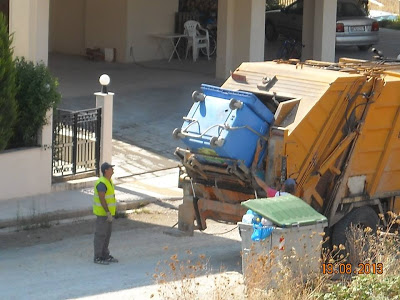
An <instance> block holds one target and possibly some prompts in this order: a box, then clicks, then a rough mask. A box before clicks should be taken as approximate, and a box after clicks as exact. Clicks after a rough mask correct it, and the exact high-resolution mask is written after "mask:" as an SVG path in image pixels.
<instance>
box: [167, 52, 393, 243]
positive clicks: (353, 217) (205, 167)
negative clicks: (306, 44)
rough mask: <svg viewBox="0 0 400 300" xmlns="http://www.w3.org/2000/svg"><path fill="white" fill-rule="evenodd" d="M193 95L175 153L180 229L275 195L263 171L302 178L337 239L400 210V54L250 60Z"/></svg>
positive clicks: (231, 216) (235, 213) (301, 188)
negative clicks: (388, 59) (396, 57)
mask: <svg viewBox="0 0 400 300" xmlns="http://www.w3.org/2000/svg"><path fill="white" fill-rule="evenodd" d="M192 98H193V100H194V103H193V106H192V107H191V109H190V111H189V113H188V115H187V116H186V117H184V122H183V125H182V127H181V128H177V129H175V130H174V132H173V136H174V137H175V138H176V139H181V140H182V141H183V143H184V144H185V145H186V148H185V149H184V148H177V149H176V151H175V155H176V156H177V157H178V158H179V160H180V161H181V163H182V166H181V168H180V178H179V180H180V185H181V187H182V188H183V203H182V204H181V205H180V207H179V214H178V229H179V230H181V231H183V232H186V233H188V234H193V230H194V229H200V230H204V229H205V228H206V220H207V219H214V220H219V221H227V222H238V221H240V220H241V218H242V216H243V214H244V213H245V210H244V208H243V207H242V206H241V205H240V203H241V202H242V201H245V200H248V199H254V198H262V197H266V194H265V192H264V190H262V189H261V188H260V187H259V186H258V185H257V183H256V181H255V180H254V178H255V177H254V176H255V175H256V174H261V175H262V177H263V178H264V180H265V182H266V184H267V185H268V186H271V187H273V188H275V189H279V188H280V186H281V185H282V183H283V182H284V181H285V180H286V179H287V178H292V179H294V180H295V181H296V183H297V190H296V196H298V197H300V198H302V199H303V200H304V201H306V202H307V203H308V204H310V205H311V206H312V207H313V208H314V209H316V210H317V211H318V212H320V213H322V214H323V215H325V216H326V217H327V218H328V223H329V224H328V228H329V230H330V231H329V234H330V235H331V237H332V242H333V243H334V244H340V243H342V244H344V241H345V230H346V228H348V227H349V226H350V224H361V225H364V226H369V227H371V228H376V226H377V224H378V223H379V222H380V219H379V217H378V215H380V214H382V215H387V212H389V211H392V212H395V213H397V214H398V213H399V212H400V62H398V63H397V62H392V63H384V62H375V61H364V60H355V59H345V58H343V59H340V61H339V62H338V63H329V62H319V61H311V60H308V61H305V62H300V61H298V60H290V61H271V62H248V63H242V64H241V65H240V66H239V67H238V68H237V69H236V70H235V71H234V72H232V74H231V76H230V77H229V78H228V79H227V80H226V82H225V83H224V84H223V85H222V86H221V87H213V86H207V85H202V87H201V91H195V92H194V93H193V95H192ZM383 222H385V220H383Z"/></svg>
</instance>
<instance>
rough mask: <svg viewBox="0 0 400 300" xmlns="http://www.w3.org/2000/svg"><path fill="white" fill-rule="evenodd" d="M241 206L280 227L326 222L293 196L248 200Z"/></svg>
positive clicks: (324, 218)
mask: <svg viewBox="0 0 400 300" xmlns="http://www.w3.org/2000/svg"><path fill="white" fill-rule="evenodd" d="M241 204H242V205H243V206H244V207H246V208H248V209H251V210H252V211H254V212H256V213H258V214H259V215H261V216H263V217H265V218H267V219H269V220H271V221H272V222H273V223H274V224H275V225H278V226H280V227H290V226H295V225H298V226H306V225H311V224H315V223H318V222H327V218H326V217H325V216H324V215H321V214H320V213H319V212H317V211H316V210H315V209H313V208H312V207H311V206H310V205H308V204H307V203H306V202H304V201H303V200H302V199H300V198H297V197H295V196H293V195H284V196H279V197H273V198H260V199H250V200H247V201H244V202H242V203H241Z"/></svg>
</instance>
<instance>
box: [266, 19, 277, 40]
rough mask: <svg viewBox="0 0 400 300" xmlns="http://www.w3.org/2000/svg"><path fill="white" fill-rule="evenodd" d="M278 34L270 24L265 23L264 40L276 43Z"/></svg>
mask: <svg viewBox="0 0 400 300" xmlns="http://www.w3.org/2000/svg"><path fill="white" fill-rule="evenodd" d="M278 35H279V34H278V32H277V31H276V28H275V26H274V25H273V24H272V23H271V22H266V23H265V38H266V39H267V40H268V41H269V42H273V41H276V40H277V39H278Z"/></svg>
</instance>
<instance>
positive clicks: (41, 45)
mask: <svg viewBox="0 0 400 300" xmlns="http://www.w3.org/2000/svg"><path fill="white" fill-rule="evenodd" d="M71 20H72V19H71ZM9 26H10V33H12V34H14V37H13V46H14V56H18V57H21V56H24V57H25V58H26V59H27V60H30V61H33V62H35V63H38V62H43V63H44V64H45V65H47V62H48V52H49V0H10V20H9Z"/></svg>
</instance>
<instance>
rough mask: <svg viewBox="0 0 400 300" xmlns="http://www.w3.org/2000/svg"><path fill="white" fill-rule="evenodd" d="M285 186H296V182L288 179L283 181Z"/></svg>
mask: <svg viewBox="0 0 400 300" xmlns="http://www.w3.org/2000/svg"><path fill="white" fill-rule="evenodd" d="M285 185H296V181H295V180H294V179H293V178H288V179H286V180H285Z"/></svg>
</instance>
